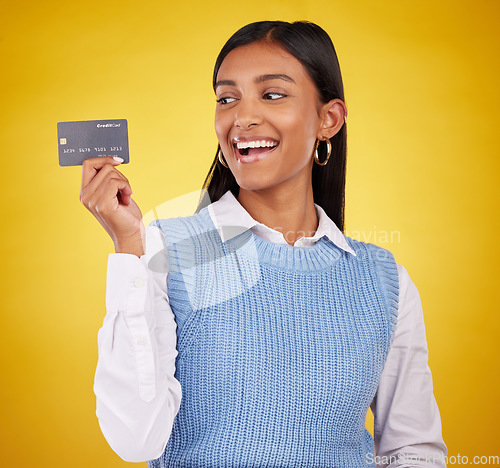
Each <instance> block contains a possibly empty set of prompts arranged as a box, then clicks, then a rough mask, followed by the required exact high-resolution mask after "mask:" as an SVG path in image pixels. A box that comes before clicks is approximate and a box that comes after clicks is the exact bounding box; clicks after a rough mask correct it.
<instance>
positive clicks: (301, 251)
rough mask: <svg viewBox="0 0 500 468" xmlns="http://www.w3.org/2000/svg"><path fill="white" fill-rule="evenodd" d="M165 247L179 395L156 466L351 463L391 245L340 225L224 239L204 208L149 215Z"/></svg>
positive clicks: (366, 446) (392, 283)
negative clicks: (352, 234) (297, 238)
mask: <svg viewBox="0 0 500 468" xmlns="http://www.w3.org/2000/svg"><path fill="white" fill-rule="evenodd" d="M152 224H155V225H157V226H158V227H160V228H161V229H162V230H163V232H164V234H165V239H166V244H167V249H168V258H169V276H168V292H169V299H170V305H171V307H172V310H173V312H174V314H175V318H176V322H177V327H178V328H177V340H178V341H177V349H178V352H179V354H178V356H177V360H176V374H175V376H176V378H177V379H178V380H179V381H180V383H181V386H182V403H181V406H180V409H179V412H178V414H177V416H176V418H175V420H174V425H173V429H172V433H171V436H170V439H169V441H168V444H167V447H166V449H165V451H164V453H163V455H162V456H161V457H160V458H159V459H158V460H153V461H151V462H149V463H148V466H149V467H150V468H160V467H264V466H266V467H316V468H319V467H342V468H343V467H345V468H361V467H365V466H371V465H369V464H368V463H367V461H368V460H367V457H366V454H367V453H369V452H370V453H373V451H374V448H373V438H372V436H371V435H370V434H369V432H368V431H366V429H365V418H366V413H367V411H368V409H369V405H370V403H371V402H372V400H373V397H374V396H375V392H376V390H377V387H378V383H379V380H380V374H381V372H382V369H383V367H384V363H385V360H386V357H387V353H388V351H389V348H390V344H391V342H392V338H393V334H394V330H395V326H396V322H397V310H398V292H399V283H398V274H397V266H396V263H395V261H394V257H393V256H392V254H391V253H390V252H389V251H387V250H385V249H382V248H380V247H377V246H375V245H373V244H366V243H363V242H358V241H356V240H354V239H350V238H348V237H346V239H347V241H348V243H349V245H350V246H351V247H352V248H353V250H354V251H355V252H356V254H357V256H353V255H352V254H350V253H348V252H345V251H344V250H342V249H340V248H338V247H337V246H336V245H335V244H333V243H332V242H331V241H330V240H329V239H328V237H326V236H324V237H322V238H321V239H320V240H319V241H318V242H317V243H316V244H315V245H314V246H312V247H293V246H290V245H281V244H274V243H271V242H268V241H265V240H264V239H262V238H260V237H259V236H257V235H255V234H253V233H252V232H251V231H250V230H247V231H245V232H244V233H242V234H240V235H238V236H237V237H235V238H233V239H231V240H229V241H227V242H225V243H222V241H221V238H220V236H219V233H218V232H217V231H216V229H215V226H214V224H213V222H212V220H211V218H210V215H209V212H208V209H207V208H203V209H202V210H201V211H200V212H199V213H198V214H196V215H193V216H189V217H185V218H171V219H167V220H157V221H154V222H153V223H152Z"/></svg>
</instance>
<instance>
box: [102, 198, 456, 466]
mask: <svg viewBox="0 0 500 468" xmlns="http://www.w3.org/2000/svg"><path fill="white" fill-rule="evenodd" d="M315 208H316V213H317V215H318V221H319V224H318V229H317V230H316V233H315V234H314V236H312V237H301V238H299V239H297V241H296V242H295V243H294V246H300V247H310V246H312V245H314V243H315V242H317V241H318V240H319V239H320V238H321V237H323V236H325V235H326V236H327V237H328V238H329V239H330V240H331V241H332V242H333V243H335V244H336V245H337V246H338V247H339V248H341V249H343V250H345V251H346V252H349V253H350V254H352V255H356V254H355V252H354V251H353V250H352V249H351V247H350V246H349V244H348V243H347V241H346V239H345V237H344V235H343V234H342V232H341V231H340V230H339V229H338V227H337V226H336V225H335V223H334V222H333V221H332V220H331V219H330V218H329V217H328V216H327V214H326V213H325V211H324V210H323V209H322V208H321V207H320V206H319V205H316V204H315ZM208 211H209V213H210V216H211V218H212V221H213V222H214V224H215V226H216V228H217V230H218V232H219V234H220V235H221V239H222V241H223V242H224V241H226V240H228V239H229V238H230V237H232V236H234V235H237V234H238V232H241V231H242V230H246V229H251V230H252V231H253V232H254V233H255V234H256V235H258V236H260V237H262V238H263V239H265V240H267V241H269V242H273V243H277V244H286V241H285V238H284V237H283V234H282V233H281V232H279V231H277V230H275V229H271V228H270V227H268V226H266V225H264V224H262V223H259V222H257V221H256V220H254V219H253V218H252V217H251V216H250V214H249V213H248V212H247V211H246V210H245V209H244V208H243V207H242V206H241V204H240V203H239V202H238V200H237V199H236V198H235V197H234V195H233V194H232V193H231V191H227V192H226V193H225V194H224V195H223V196H222V197H221V198H220V199H219V200H218V201H216V202H214V203H212V204H211V205H209V207H208ZM235 227H237V229H235ZM164 246H165V244H164V240H163V233H162V231H161V230H160V229H159V228H157V227H155V226H148V227H147V228H146V253H145V255H143V256H142V257H141V258H138V257H137V256H136V255H132V254H123V253H111V254H109V258H108V271H107V284H106V310H107V313H106V316H105V318H104V322H103V326H102V328H101V329H100V330H99V334H98V348H99V359H98V363H97V369H96V374H95V381H94V392H95V394H96V399H97V411H96V413H97V417H98V419H99V425H100V426H101V430H102V432H103V434H104V436H105V438H106V440H107V441H108V443H109V444H110V446H111V448H112V449H113V450H114V451H115V452H116V453H117V454H118V455H119V456H120V457H121V458H123V459H124V460H125V461H131V462H141V461H147V460H153V459H155V458H158V457H159V456H160V455H161V454H162V453H163V451H164V449H165V446H166V444H167V441H168V438H169V437H170V432H171V430H172V424H173V420H174V418H175V416H176V414H177V412H178V410H179V407H180V402H181V399H182V392H181V386H180V383H179V382H178V380H177V379H176V378H175V377H174V373H175V358H176V356H177V349H176V343H177V336H176V323H175V318H174V314H173V312H172V309H171V308H170V305H169V300H168V291H167V290H166V287H167V275H168V271H166V270H167V268H163V269H156V270H158V271H152V270H151V269H150V268H148V263H149V260H151V258H152V257H153V256H154V255H156V254H158V252H160V251H162V250H163V249H164ZM397 268H398V276H399V286H400V291H399V308H398V322H397V327H396V331H395V335H394V340H393V342H392V345H391V349H390V351H389V354H388V356H387V360H386V363H385V367H384V370H383V372H382V376H381V379H380V383H379V386H378V389H377V393H376V395H375V398H374V400H373V403H372V405H371V408H372V411H373V413H374V421H375V424H374V439H375V452H376V454H372V455H373V457H372V459H373V460H375V461H376V464H377V467H391V468H393V467H397V466H401V467H402V466H418V467H428V466H439V467H443V466H446V465H445V463H444V461H443V459H444V457H445V455H446V454H447V448H446V445H445V444H444V442H443V439H442V430H441V418H440V414H439V410H438V407H437V404H436V400H435V398H434V394H433V386H432V376H431V371H430V368H429V366H428V352H427V342H426V337H425V326H424V319H423V312H422V305H421V301H420V296H419V293H418V290H417V288H416V286H415V285H414V283H413V282H412V280H411V279H410V277H409V275H408V272H407V271H406V269H405V268H404V267H403V266H401V265H398V266H397ZM159 270H162V271H159ZM412 457H413V458H412ZM367 461H371V460H367Z"/></svg>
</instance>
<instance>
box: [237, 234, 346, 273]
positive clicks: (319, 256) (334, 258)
mask: <svg viewBox="0 0 500 468" xmlns="http://www.w3.org/2000/svg"><path fill="white" fill-rule="evenodd" d="M240 236H241V238H240V241H239V242H238V244H239V247H238V249H237V250H238V252H239V253H241V254H243V255H245V256H249V257H252V258H253V259H255V260H257V261H258V262H259V263H262V264H265V265H268V266H271V267H275V268H279V269H281V270H288V271H297V270H299V271H303V272H316V271H318V270H325V269H330V268H331V267H332V266H333V265H335V264H336V263H337V262H338V261H339V260H340V259H341V257H342V255H343V252H342V251H341V249H339V248H338V247H337V246H336V245H335V244H334V243H333V242H332V241H330V240H329V239H328V237H327V236H326V235H325V236H322V237H321V238H320V239H319V240H318V241H317V242H316V243H315V244H314V245H312V246H309V247H300V246H293V245H289V244H276V243H274V242H270V241H268V240H265V239H263V238H262V237H260V236H258V235H257V234H255V233H254V232H253V231H252V230H251V229H248V230H247V231H245V232H244V233H242V234H240ZM240 236H238V237H240ZM241 241H243V242H241Z"/></svg>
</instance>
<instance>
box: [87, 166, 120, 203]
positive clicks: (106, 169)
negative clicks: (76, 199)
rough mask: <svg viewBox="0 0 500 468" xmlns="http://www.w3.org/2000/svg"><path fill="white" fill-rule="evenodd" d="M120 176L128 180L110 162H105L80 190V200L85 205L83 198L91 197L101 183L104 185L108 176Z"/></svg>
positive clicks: (88, 198) (89, 198)
mask: <svg viewBox="0 0 500 468" xmlns="http://www.w3.org/2000/svg"><path fill="white" fill-rule="evenodd" d="M113 177H114V178H121V179H123V180H125V181H127V182H128V179H127V178H126V177H125V176H124V175H123V174H122V173H121V172H120V171H118V170H117V169H115V168H114V167H113V166H112V165H111V164H105V165H104V166H103V167H102V168H101V169H100V170H99V172H97V174H96V175H95V176H94V178H93V179H92V180H91V181H90V182H89V183H88V185H87V186H86V187H84V188H82V190H81V191H80V201H81V202H82V203H83V204H84V205H85V204H86V202H85V200H91V199H93V194H94V193H95V192H96V191H97V189H98V188H99V187H100V186H101V185H106V184H107V183H108V181H107V180H106V179H110V178H113Z"/></svg>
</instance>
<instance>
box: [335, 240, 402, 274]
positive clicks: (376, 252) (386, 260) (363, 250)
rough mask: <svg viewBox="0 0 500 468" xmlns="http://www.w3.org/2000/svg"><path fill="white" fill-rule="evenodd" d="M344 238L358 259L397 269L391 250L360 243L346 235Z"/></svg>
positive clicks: (368, 243)
mask: <svg viewBox="0 0 500 468" xmlns="http://www.w3.org/2000/svg"><path fill="white" fill-rule="evenodd" d="M344 237H345V239H346V241H347V243H348V244H349V246H350V247H351V248H352V249H353V250H354V252H355V253H356V258H357V259H359V260H366V259H371V260H373V261H374V262H376V263H377V264H380V265H381V266H383V265H384V264H388V265H390V266H392V267H393V268H396V265H397V264H396V259H395V258H394V254H393V253H392V252H391V251H390V250H388V249H385V248H383V247H381V246H379V245H376V244H373V243H371V242H363V241H359V240H356V239H353V238H352V237H349V236H346V235H344Z"/></svg>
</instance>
